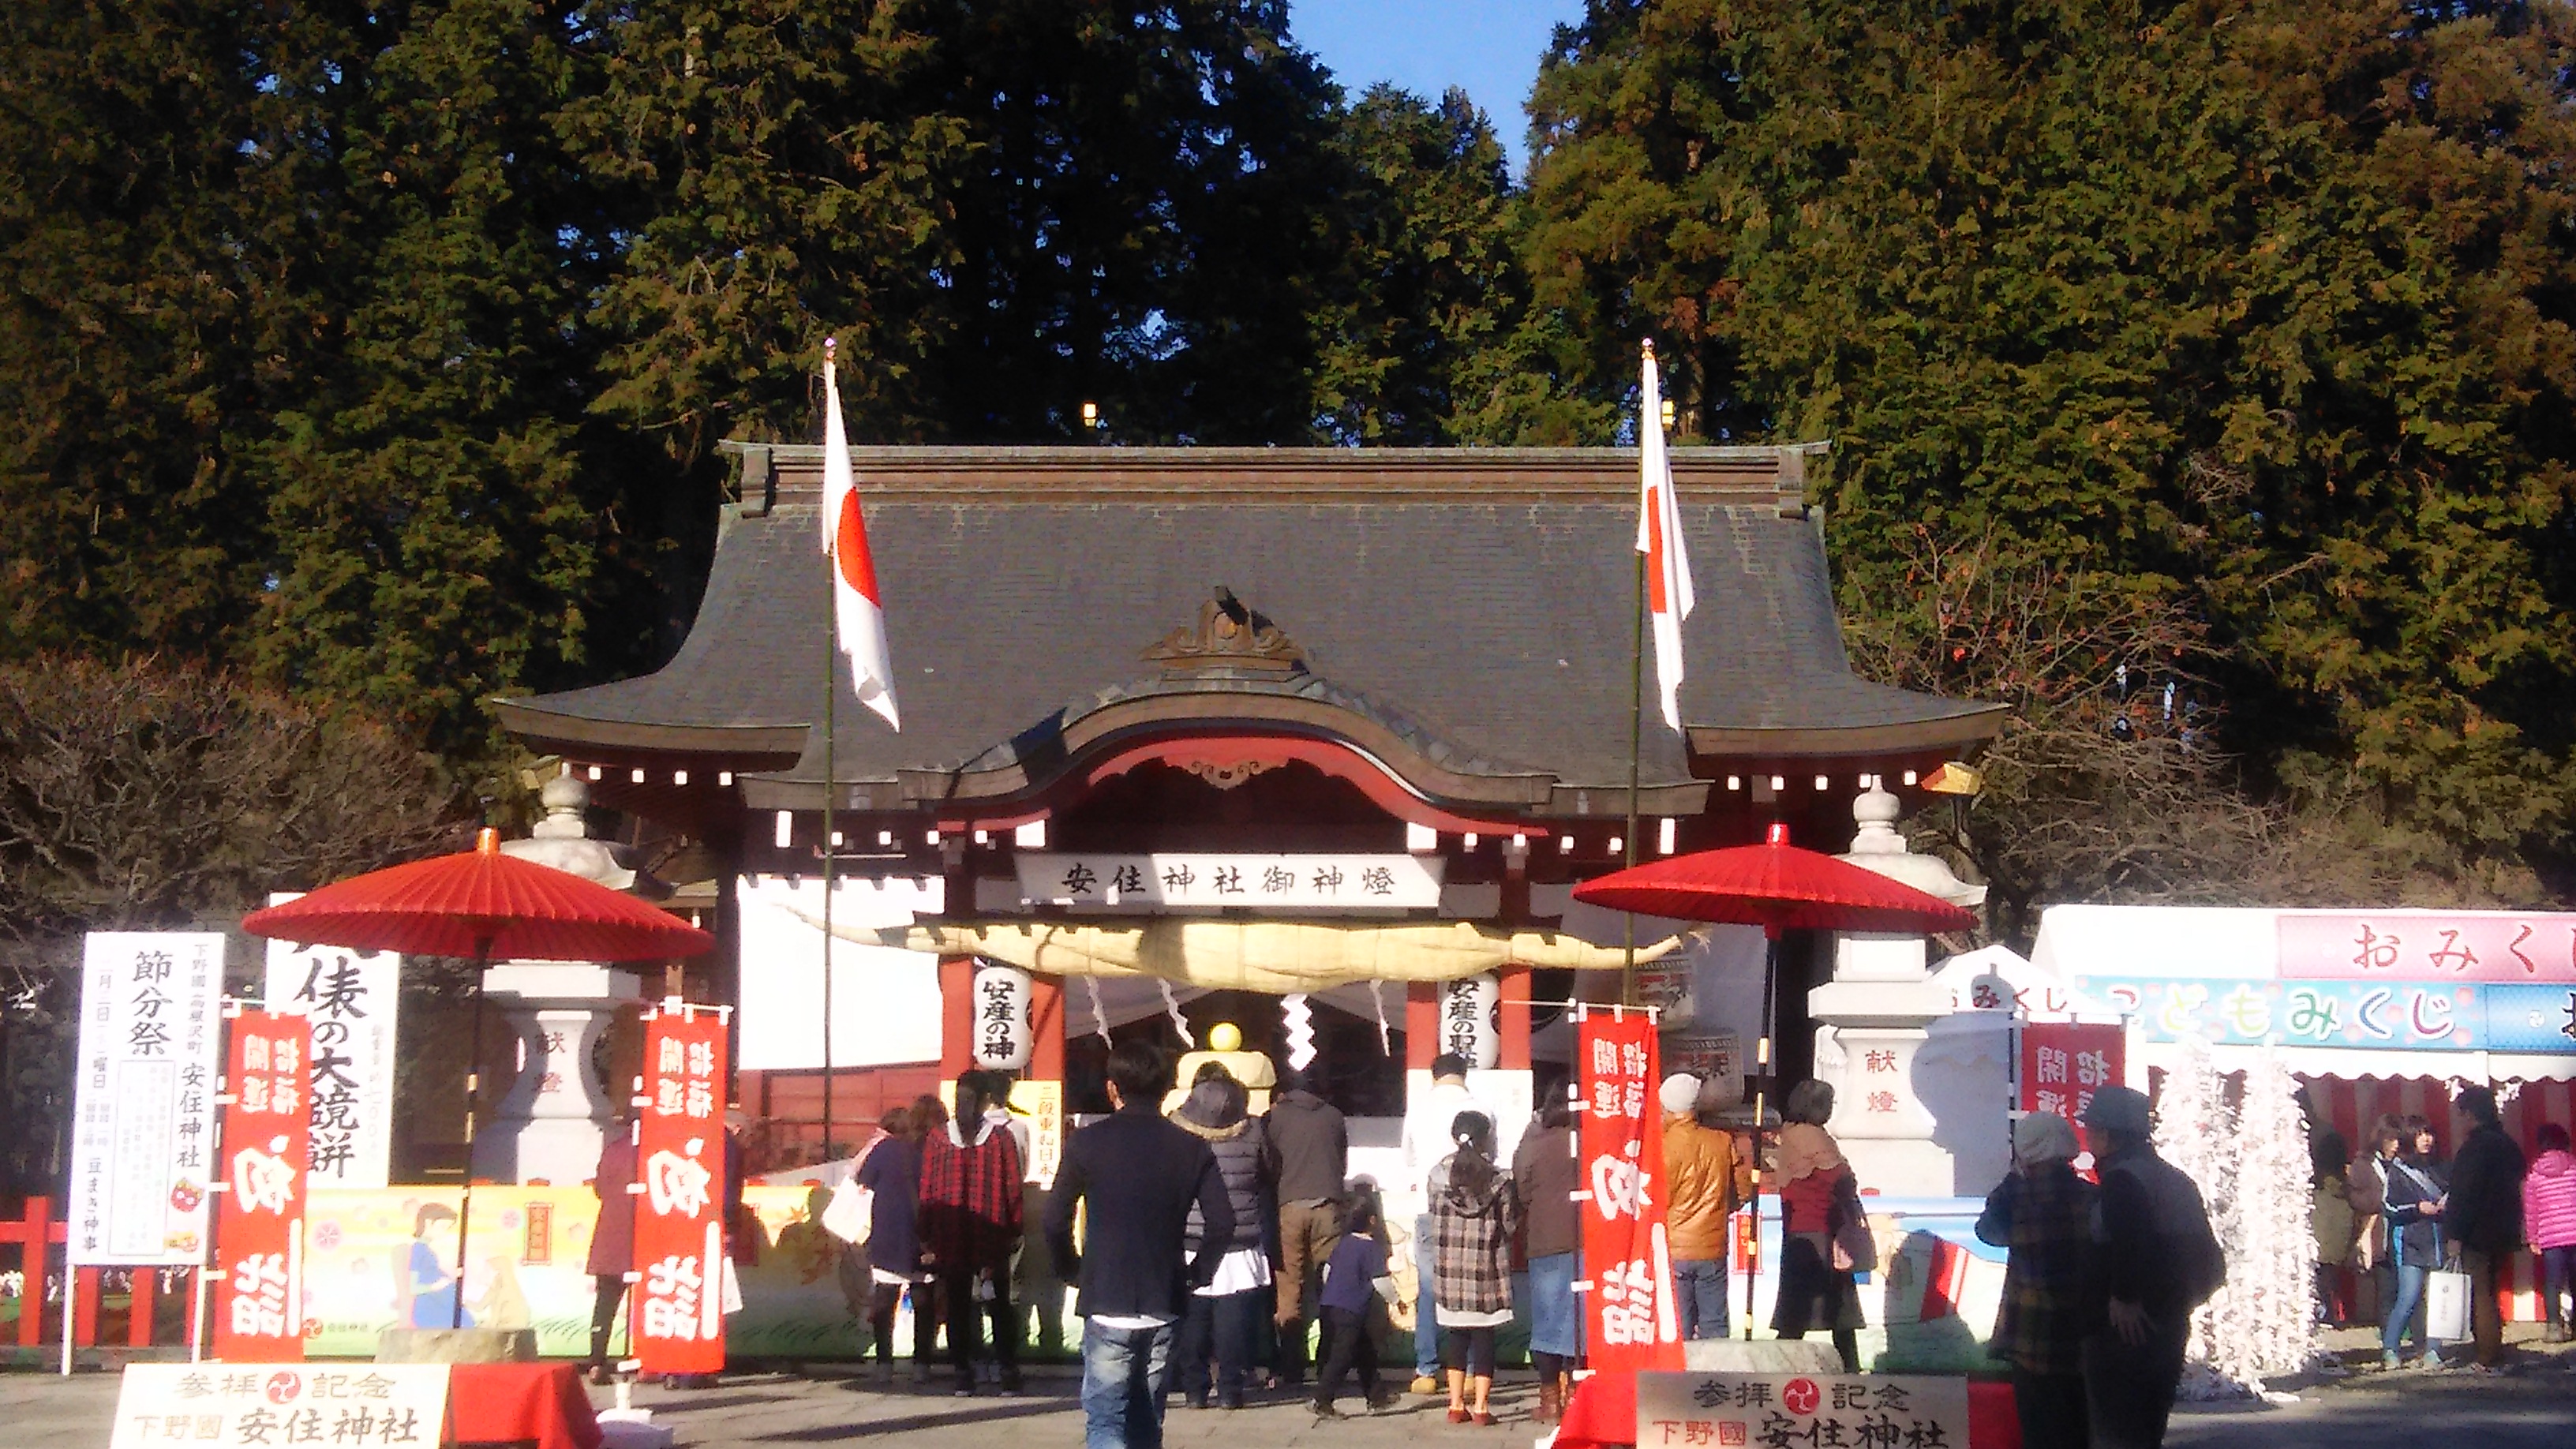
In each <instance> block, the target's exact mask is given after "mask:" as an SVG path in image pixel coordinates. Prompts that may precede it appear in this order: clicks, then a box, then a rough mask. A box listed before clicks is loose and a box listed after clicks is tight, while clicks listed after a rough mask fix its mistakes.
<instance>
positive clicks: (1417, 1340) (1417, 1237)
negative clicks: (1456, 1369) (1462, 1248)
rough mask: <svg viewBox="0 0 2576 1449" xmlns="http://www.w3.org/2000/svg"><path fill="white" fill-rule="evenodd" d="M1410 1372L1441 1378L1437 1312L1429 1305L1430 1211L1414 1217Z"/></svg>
mask: <svg viewBox="0 0 2576 1449" xmlns="http://www.w3.org/2000/svg"><path fill="white" fill-rule="evenodd" d="M1413 1277H1414V1282H1415V1285H1416V1286H1415V1290H1414V1292H1415V1297H1414V1300H1413V1372H1414V1373H1415V1375H1416V1376H1418V1377H1421V1378H1426V1379H1436V1378H1438V1377H1440V1315H1439V1314H1438V1313H1436V1312H1434V1311H1433V1310H1432V1306H1431V1214H1429V1213H1424V1214H1423V1215H1422V1216H1420V1217H1418V1218H1415V1219H1414V1220H1413Z"/></svg>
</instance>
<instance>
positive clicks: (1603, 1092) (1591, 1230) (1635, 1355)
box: [1575, 1007, 1683, 1373]
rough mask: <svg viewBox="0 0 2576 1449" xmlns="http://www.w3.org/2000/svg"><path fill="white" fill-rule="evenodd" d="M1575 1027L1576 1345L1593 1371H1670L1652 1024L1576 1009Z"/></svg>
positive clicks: (1676, 1342)
mask: <svg viewBox="0 0 2576 1449" xmlns="http://www.w3.org/2000/svg"><path fill="white" fill-rule="evenodd" d="M1582 1010H1583V1012H1584V1014H1583V1015H1582V1016H1581V1017H1580V1018H1579V1019H1578V1021H1577V1023H1576V1026H1575V1033H1576V1035H1575V1052H1576V1060H1577V1061H1578V1062H1579V1063H1580V1064H1581V1068H1582V1087H1583V1102H1582V1122H1581V1125H1580V1127H1579V1128H1578V1129H1577V1132H1576V1142H1577V1145H1578V1146H1579V1147H1580V1148H1581V1149H1582V1152H1583V1160H1582V1178H1581V1181H1580V1182H1579V1183H1578V1184H1577V1186H1578V1188H1579V1189H1580V1190H1581V1191H1582V1192H1583V1193H1584V1194H1585V1195H1586V1199H1585V1202H1584V1205H1583V1271H1584V1277H1585V1278H1586V1279H1587V1280H1588V1283H1589V1287H1588V1288H1587V1290H1586V1291H1585V1293H1584V1299H1583V1317H1584V1324H1585V1329H1584V1341H1585V1342H1586V1344H1588V1345H1589V1347H1590V1349H1591V1353H1590V1359H1589V1361H1590V1363H1591V1365H1592V1367H1593V1369H1594V1370H1595V1371H1596V1372H1609V1373H1635V1372H1638V1371H1640V1370H1649V1369H1654V1370H1669V1369H1679V1368H1681V1367H1682V1366H1683V1364H1682V1334H1681V1320H1680V1318H1679V1317H1678V1316H1677V1314H1676V1312H1675V1310H1674V1305H1673V1270H1672V1254H1671V1251H1670V1249H1668V1248H1667V1247H1666V1245H1665V1241H1664V1203H1663V1187H1664V1132H1663V1121H1662V1113H1661V1110H1660V1108H1659V1106H1658V1104H1657V1103H1656V1100H1655V1086H1656V1081H1657V1076H1656V1051H1655V1026H1654V1023H1653V1021H1652V1020H1650V1019H1649V1018H1648V1017H1647V1015H1646V1013H1644V1012H1642V1011H1632V1012H1627V1013H1625V1014H1624V1015H1625V1017H1626V1019H1625V1020H1619V1019H1617V1018H1615V1017H1614V1015H1613V1014H1612V1013H1611V1012H1608V1011H1605V1010H1603V1009H1601V1008H1599V1007H1591V1008H1587V1009H1582Z"/></svg>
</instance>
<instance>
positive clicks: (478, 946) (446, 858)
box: [242, 829, 716, 1327]
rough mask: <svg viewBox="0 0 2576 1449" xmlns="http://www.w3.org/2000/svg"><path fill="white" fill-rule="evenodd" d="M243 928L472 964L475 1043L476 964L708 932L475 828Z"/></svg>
mask: <svg viewBox="0 0 2576 1449" xmlns="http://www.w3.org/2000/svg"><path fill="white" fill-rule="evenodd" d="M242 929H243V930H246V931H248V932H250V933H251V934H252V935H254V936H274V937H277V938H279V939H281V940H286V941H293V942H296V943H297V944H299V945H325V946H348V947H351V948H353V949H357V950H364V951H400V952H403V953H405V954H406V955H413V956H462V957H466V958H469V959H471V960H472V961H473V962H474V964H475V968H476V969H475V972H474V1033H473V1036H472V1037H471V1038H469V1040H470V1041H471V1042H472V1043H473V1044H472V1045H471V1046H469V1047H468V1048H467V1050H468V1051H469V1052H479V1051H480V1050H481V1049H482V1041H483V970H482V968H484V967H487V966H490V965H491V964H492V962H493V961H494V960H495V959H496V958H497V959H504V960H533V961H651V960H659V959H662V958H665V957H671V956H695V955H698V954H700V953H702V952H705V951H707V950H710V949H712V948H713V947H714V945H715V943H716V938H715V937H713V936H710V935H708V934H707V933H706V932H704V931H701V930H699V929H698V928H697V927H695V926H692V925H689V924H687V923H686V922H683V921H680V920H678V919H676V918H674V917H673V916H671V915H669V914H668V913H666V912H663V911H659V910H656V909H654V908H653V907H652V906H649V905H646V904H645V903H644V902H642V901H639V900H637V899H635V898H634V897H633V896H629V895H624V894H621V893H619V892H617V891H613V890H610V889H609V888H608V887H606V886H603V885H599V884H597V883H596V882H592V881H586V880H583V879H582V878H581V877H580V876H577V875H573V874H571V873H570V872H567V871H560V870H557V869H555V868H554V867H553V866H550V865H539V864H537V863H536V862H535V861H532V860H521V859H519V858H518V857H517V856H511V855H503V854H502V853H501V833H500V832H499V831H497V830H488V829H487V830H485V831H484V832H483V833H482V835H481V836H479V837H478V838H477V839H476V840H475V842H474V848H473V849H472V850H469V851H465V852H463V853H461V854H457V855H442V856H437V857H435V858H433V859H430V860H416V861H413V862H411V863H410V864H408V865H396V866H388V867H386V868H385V869H383V870H378V871H370V872H368V873H367V874H365V875H360V876H351V877H350V878H349V879H347V880H344V881H335V882H333V883H332V884H330V885H327V886H324V887H322V888H321V889H320V890H317V891H314V892H313V893H312V894H310V895H306V896H301V897H298V898H297V899H295V900H291V901H288V902H286V903H285V904H283V905H276V906H270V907H268V908H266V909H265V910H257V911H253V912H251V913H250V914H249V915H248V916H245V917H243V918H242ZM481 1089H482V1076H481V1073H479V1072H476V1071H472V1070H469V1071H467V1072H466V1074H465V1192H464V1198H463V1202H462V1203H461V1204H460V1206H459V1208H458V1210H457V1214H456V1262H457V1269H458V1271H459V1272H460V1273H462V1272H463V1271H464V1264H465V1263H466V1261H467V1259H466V1256H465V1230H466V1224H467V1223H468V1222H469V1221H471V1219H472V1218H473V1215H474V1211H473V1210H474V1118H475V1115H476V1109H477V1108H478V1107H479V1106H480V1102H479V1100H478V1095H479V1093H480V1091H481ZM464 1316H465V1285H464V1284H463V1283H461V1282H460V1283H458V1284H457V1285H456V1305H455V1309H454V1312H453V1314H452V1316H451V1317H450V1318H449V1326H450V1327H454V1326H457V1325H459V1324H461V1323H462V1322H463V1321H464Z"/></svg>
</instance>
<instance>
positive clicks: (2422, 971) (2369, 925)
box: [2278, 911, 2576, 983]
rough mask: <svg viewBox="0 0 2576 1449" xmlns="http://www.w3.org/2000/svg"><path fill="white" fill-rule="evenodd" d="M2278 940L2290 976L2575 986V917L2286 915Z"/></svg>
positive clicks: (2501, 913)
mask: <svg viewBox="0 0 2576 1449" xmlns="http://www.w3.org/2000/svg"><path fill="white" fill-rule="evenodd" d="M2278 939H2279V949H2280V963H2281V965H2280V974H2281V977H2282V979H2284V980H2290V981H2369V980H2374V979H2379V978H2386V979H2390V980H2398V981H2485V982H2500V983H2501V982H2513V983H2535V982H2536V983H2552V982H2571V983H2576V915H2550V914H2544V913H2541V912H2532V913H2528V914H2517V913H2514V912H2509V911H2460V912H2452V913H2443V912H2424V913H2416V912H2407V911H2378V912H2372V911H2299V912H2285V913H2284V914H2283V915H2282V916H2281V917H2280V925H2279V938H2278Z"/></svg>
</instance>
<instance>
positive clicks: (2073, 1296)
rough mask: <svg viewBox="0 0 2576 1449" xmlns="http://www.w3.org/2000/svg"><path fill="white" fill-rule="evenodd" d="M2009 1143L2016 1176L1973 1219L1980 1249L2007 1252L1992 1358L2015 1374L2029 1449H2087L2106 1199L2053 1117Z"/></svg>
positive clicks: (2067, 1129)
mask: <svg viewBox="0 0 2576 1449" xmlns="http://www.w3.org/2000/svg"><path fill="white" fill-rule="evenodd" d="M2012 1144H2013V1171H2012V1175H2011V1176H2009V1177H2006V1178H2005V1179H2004V1180H2003V1181H2002V1182H2001V1183H2000V1184H1998V1185H1997V1186H1996V1188H1995V1190H1994V1191H1993V1192H1992V1193H1990V1194H1988V1195H1987V1197H1986V1210H1985V1211H1984V1212H1983V1213H1982V1214H1980V1215H1979V1216H1978V1218H1977V1238H1978V1240H1979V1241H1981V1242H1986V1243H1991V1244H1993V1245H1994V1246H1996V1247H1998V1248H2002V1249H2004V1250H2005V1257H2004V1296H2003V1303H2002V1305H2001V1307H2000V1308H1999V1309H1998V1310H1997V1312H1996V1314H1995V1331H1994V1335H1993V1336H1992V1337H1991V1338H1989V1339H1987V1341H1986V1352H1987V1353H1988V1354H1990V1355H1992V1356H1993V1357H1995V1358H1999V1359H2002V1360H2003V1361H2004V1362H2006V1363H2008V1364H2010V1365H2012V1390H2013V1407H2014V1409H2015V1411H2016V1412H2017V1413H2018V1415H2019V1417H2020V1420H2021V1442H2022V1444H2023V1445H2024V1449H2085V1446H2086V1444H2087V1443H2089V1442H2090V1435H2089V1433H2088V1430H2087V1427H2086V1416H2085V1411H2084V1371H2083V1370H2084V1361H2083V1344H2084V1320H2085V1314H2086V1312H2087V1310H2088V1309H2089V1308H2090V1306H2091V1296H2092V1291H2093V1205H2094V1203H2095V1201H2096V1200H2097V1199H2099V1197H2100V1196H2101V1194H2100V1192H2099V1191H2098V1190H2097V1189H2096V1188H2095V1187H2094V1186H2093V1184H2091V1183H2089V1182H2086V1181H2085V1180H2084V1179H2083V1178H2081V1177H2078V1176H2076V1173H2075V1166H2074V1159H2075V1154H2076V1153H2077V1152H2078V1151H2079V1150H2080V1149H2079V1147H2078V1146H2077V1144H2076V1141H2075V1129H2074V1128H2073V1127H2072V1126H2070V1125H2068V1123H2067V1121H2066V1119H2065V1118H2063V1117H2061V1116H2059V1115H2057V1114H2056V1113H2055V1112H2033V1113H2031V1114H2030V1115H2029V1116H2027V1117H2024V1118H2022V1119H2021V1120H2020V1121H2018V1122H2015V1123H2014V1124H2013V1129H2012Z"/></svg>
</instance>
